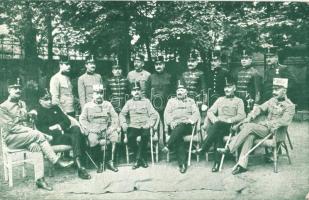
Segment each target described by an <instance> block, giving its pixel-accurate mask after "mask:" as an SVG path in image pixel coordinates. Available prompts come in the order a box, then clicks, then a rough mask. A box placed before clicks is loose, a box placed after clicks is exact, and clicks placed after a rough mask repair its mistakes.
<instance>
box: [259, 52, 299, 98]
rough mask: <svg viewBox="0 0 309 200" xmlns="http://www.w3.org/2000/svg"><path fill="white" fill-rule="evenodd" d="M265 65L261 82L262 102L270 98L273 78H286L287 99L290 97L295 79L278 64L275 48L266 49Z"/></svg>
mask: <svg viewBox="0 0 309 200" xmlns="http://www.w3.org/2000/svg"><path fill="white" fill-rule="evenodd" d="M265 56H266V65H267V68H266V70H265V73H264V81H263V95H262V96H263V102H265V101H267V100H269V99H270V98H271V97H272V84H273V79H274V78H287V79H288V80H289V85H288V93H287V95H288V96H289V98H291V97H292V95H291V94H293V92H295V91H293V89H295V88H294V87H295V83H296V77H295V75H294V73H292V72H291V71H290V70H289V68H288V67H287V66H286V65H281V64H279V58H278V52H277V49H276V48H275V47H273V48H270V47H268V48H267V53H266V54H265Z"/></svg>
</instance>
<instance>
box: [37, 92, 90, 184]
mask: <svg viewBox="0 0 309 200" xmlns="http://www.w3.org/2000/svg"><path fill="white" fill-rule="evenodd" d="M39 104H40V105H39V107H38V109H37V113H38V115H37V118H36V122H35V124H36V128H37V129H38V130H39V131H41V132H43V133H45V134H48V135H50V136H52V140H51V141H50V144H52V145H61V144H64V145H71V146H72V147H73V157H74V161H75V164H76V166H77V173H78V177H80V178H81V179H90V178H91V176H90V175H89V174H88V173H87V171H86V169H85V168H84V167H83V166H82V164H81V158H82V155H83V154H84V152H82V134H81V130H80V128H79V126H77V125H72V124H71V121H70V118H69V117H68V116H67V115H66V114H65V113H63V111H62V110H61V109H60V108H59V106H58V105H53V104H52V102H51V95H50V93H49V92H48V90H47V89H45V90H43V91H40V92H39ZM83 156H84V155H83ZM83 158H84V157H83Z"/></svg>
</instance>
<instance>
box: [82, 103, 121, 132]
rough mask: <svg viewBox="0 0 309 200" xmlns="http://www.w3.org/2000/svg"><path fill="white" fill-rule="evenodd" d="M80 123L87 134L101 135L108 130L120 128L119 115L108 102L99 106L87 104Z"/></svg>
mask: <svg viewBox="0 0 309 200" xmlns="http://www.w3.org/2000/svg"><path fill="white" fill-rule="evenodd" d="M79 122H80V124H81V126H82V127H83V128H84V130H85V131H86V133H88V134H89V133H100V132H101V131H105V130H106V129H107V128H109V127H112V128H113V129H117V127H119V121H118V115H117V113H116V112H115V110H114V108H113V106H112V104H111V103H110V102H108V101H103V102H102V103H101V104H97V103H95V102H93V101H90V102H88V103H86V104H85V106H84V108H83V110H82V113H81V115H80V116H79Z"/></svg>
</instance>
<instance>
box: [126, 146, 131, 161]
mask: <svg viewBox="0 0 309 200" xmlns="http://www.w3.org/2000/svg"><path fill="white" fill-rule="evenodd" d="M126 157H127V164H130V157H129V148H128V145H127V144H126Z"/></svg>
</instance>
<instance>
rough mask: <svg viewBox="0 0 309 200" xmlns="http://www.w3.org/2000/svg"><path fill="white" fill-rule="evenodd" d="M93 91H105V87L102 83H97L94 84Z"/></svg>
mask: <svg viewBox="0 0 309 200" xmlns="http://www.w3.org/2000/svg"><path fill="white" fill-rule="evenodd" d="M92 90H93V92H103V90H104V87H103V85H102V84H95V85H93V86H92Z"/></svg>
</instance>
